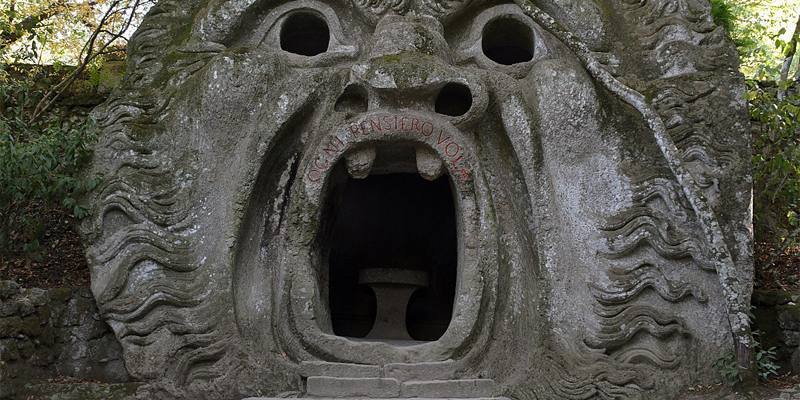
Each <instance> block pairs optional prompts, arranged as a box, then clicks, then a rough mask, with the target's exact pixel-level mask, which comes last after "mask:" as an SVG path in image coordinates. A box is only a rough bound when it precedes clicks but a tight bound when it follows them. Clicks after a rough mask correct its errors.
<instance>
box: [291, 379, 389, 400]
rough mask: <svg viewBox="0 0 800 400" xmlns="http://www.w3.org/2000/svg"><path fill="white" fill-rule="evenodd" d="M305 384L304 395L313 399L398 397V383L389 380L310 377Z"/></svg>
mask: <svg viewBox="0 0 800 400" xmlns="http://www.w3.org/2000/svg"><path fill="white" fill-rule="evenodd" d="M306 384H307V387H306V393H307V394H308V395H309V396H314V397H348V398H353V397H355V398H392V397H397V396H399V395H400V382H399V381H398V380H397V379H391V378H333V377H327V376H325V377H323V376H312V377H310V378H308V381H307V382H306Z"/></svg>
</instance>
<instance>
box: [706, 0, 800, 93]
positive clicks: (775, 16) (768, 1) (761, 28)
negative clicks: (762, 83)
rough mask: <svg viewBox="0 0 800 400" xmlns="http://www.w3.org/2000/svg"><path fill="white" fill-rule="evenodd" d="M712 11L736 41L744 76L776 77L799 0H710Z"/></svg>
mask: <svg viewBox="0 0 800 400" xmlns="http://www.w3.org/2000/svg"><path fill="white" fill-rule="evenodd" d="M711 12H712V15H713V16H714V20H715V22H716V23H717V24H719V25H720V26H722V27H724V28H725V29H726V30H727V31H728V32H729V33H730V35H731V38H732V39H733V41H734V43H735V44H736V47H737V49H738V50H739V55H740V56H741V60H742V65H741V69H742V72H743V73H744V74H745V76H747V77H748V78H750V79H758V80H777V77H778V76H779V74H780V68H781V61H782V60H783V56H784V52H785V51H786V50H787V45H788V42H789V40H790V37H791V35H792V32H791V31H792V30H793V28H794V22H795V21H796V20H797V17H798V14H800V0H711Z"/></svg>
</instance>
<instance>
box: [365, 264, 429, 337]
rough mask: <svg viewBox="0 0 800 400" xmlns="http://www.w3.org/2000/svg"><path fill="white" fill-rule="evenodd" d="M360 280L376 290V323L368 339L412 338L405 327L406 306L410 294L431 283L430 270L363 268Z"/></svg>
mask: <svg viewBox="0 0 800 400" xmlns="http://www.w3.org/2000/svg"><path fill="white" fill-rule="evenodd" d="M358 282H359V283H360V284H362V285H367V286H369V287H370V288H372V290H373V291H374V292H375V299H376V302H377V310H376V314H375V324H374V325H373V326H372V330H371V331H370V332H369V334H368V335H367V338H368V339H395V340H411V339H412V338H411V335H409V333H408V328H407V327H406V309H407V308H408V301H409V300H410V299H411V295H412V294H414V291H416V290H417V289H418V288H421V287H427V286H428V273H427V272H425V271H415V270H407V269H398V268H370V269H363V270H361V271H360V272H359V274H358Z"/></svg>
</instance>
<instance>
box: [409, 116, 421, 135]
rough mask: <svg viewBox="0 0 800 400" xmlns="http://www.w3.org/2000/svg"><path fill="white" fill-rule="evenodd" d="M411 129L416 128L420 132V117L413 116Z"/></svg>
mask: <svg viewBox="0 0 800 400" xmlns="http://www.w3.org/2000/svg"><path fill="white" fill-rule="evenodd" d="M411 129H412V130H415V131H417V132H420V129H419V120H418V119H416V118H412V119H411Z"/></svg>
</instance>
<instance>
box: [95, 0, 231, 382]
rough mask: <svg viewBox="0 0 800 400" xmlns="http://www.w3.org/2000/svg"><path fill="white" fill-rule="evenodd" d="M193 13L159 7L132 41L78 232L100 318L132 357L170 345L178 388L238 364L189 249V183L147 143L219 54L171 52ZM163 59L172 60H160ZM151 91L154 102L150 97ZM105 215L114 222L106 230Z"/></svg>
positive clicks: (104, 114)
mask: <svg viewBox="0 0 800 400" xmlns="http://www.w3.org/2000/svg"><path fill="white" fill-rule="evenodd" d="M198 4H199V2H198V1H189V2H184V1H181V2H178V1H174V0H165V1H161V2H159V3H158V4H157V5H156V6H154V7H153V8H152V9H151V11H150V13H149V14H148V16H147V18H145V20H144V22H143V25H142V27H141V28H140V29H139V30H138V31H137V33H136V34H135V35H134V37H133V38H132V39H131V42H130V45H129V49H130V53H131V57H130V59H129V67H128V70H129V73H128V75H127V76H126V79H125V81H124V82H123V86H122V88H121V90H120V91H119V92H117V93H115V94H114V95H113V96H112V98H111V99H110V100H109V101H107V102H106V103H105V104H104V106H102V107H100V108H98V110H96V111H95V118H96V119H97V120H98V126H99V128H100V129H101V130H102V132H103V134H102V136H101V143H100V144H99V148H100V149H102V150H100V151H98V154H97V155H96V160H97V161H96V162H97V163H98V164H96V165H100V166H101V167H100V169H99V171H100V172H102V173H104V174H105V176H104V177H103V182H104V183H103V184H102V185H101V186H99V187H98V188H97V189H96V190H95V192H94V193H93V194H92V196H93V198H94V201H93V202H92V204H93V208H92V209H91V217H90V218H87V219H86V220H85V221H84V223H83V225H82V232H83V233H84V236H85V237H86V238H87V239H88V244H89V248H88V255H89V260H90V263H91V267H92V270H93V277H92V281H93V282H92V285H93V290H94V292H95V296H96V297H97V298H98V303H99V307H100V309H101V311H102V312H103V313H104V317H105V318H106V319H107V320H108V322H109V323H110V325H111V326H112V327H113V328H114V330H115V333H116V335H117V337H118V338H119V339H120V340H121V341H123V343H129V344H130V345H133V346H134V347H136V348H142V349H143V348H144V347H142V346H146V345H148V344H151V343H154V342H155V341H164V340H168V341H171V342H172V343H173V344H172V345H170V346H168V348H172V349H174V350H173V352H172V354H168V355H166V356H167V357H169V359H171V360H173V361H174V362H171V363H169V364H168V365H166V366H165V367H166V368H165V370H164V371H161V374H162V378H164V379H165V380H167V381H172V382H176V383H178V384H186V383H187V382H188V381H191V380H192V379H194V378H196V377H203V379H206V380H208V379H212V378H214V377H213V376H210V373H209V371H211V370H212V369H211V368H209V366H211V365H214V364H215V363H217V362H227V364H226V365H228V364H229V365H231V366H232V365H235V364H236V363H234V362H230V360H229V361H224V360H226V358H227V357H230V356H229V355H227V353H228V352H229V350H230V349H231V343H230V340H229V339H228V336H229V335H227V334H226V333H225V332H222V329H221V327H218V326H216V324H217V323H218V322H219V321H220V320H221V317H220V316H218V315H215V314H216V313H217V312H218V311H216V310H217V308H215V307H212V303H213V300H212V299H211V297H210V295H209V291H210V289H209V287H208V283H209V282H208V274H207V273H206V271H205V270H204V269H205V268H204V267H203V266H202V265H201V264H200V263H199V262H198V260H196V259H195V257H194V255H193V254H194V243H193V242H191V241H190V240H189V239H188V237H189V234H190V232H191V231H192V229H193V227H194V224H193V222H192V218H191V215H192V212H191V209H192V207H193V204H192V202H191V200H190V199H191V198H192V196H191V186H192V185H191V181H189V182H188V184H179V183H178V180H179V179H180V180H182V181H183V182H184V183H186V180H187V177H185V176H179V175H177V174H178V172H176V169H175V168H173V165H172V160H170V159H169V158H168V157H169V156H168V155H167V152H166V151H161V149H159V148H158V145H157V144H156V142H155V141H154V140H153V138H154V137H156V135H157V134H156V135H154V134H153V133H154V132H156V133H157V132H158V131H159V123H160V120H161V119H162V116H163V115H164V114H165V113H166V112H168V111H169V109H170V104H171V100H172V97H173V96H174V93H175V92H176V90H177V89H178V88H179V87H180V86H181V85H182V84H183V83H184V82H185V81H186V80H187V79H189V78H190V77H191V76H192V75H193V74H194V73H195V72H197V71H198V70H199V69H201V68H202V67H203V66H204V65H205V62H206V61H207V60H208V59H209V58H210V57H212V56H213V55H214V54H216V53H215V51H216V52H219V51H220V50H221V49H220V47H219V46H218V45H216V46H215V45H209V46H199V47H197V48H194V49H182V48H177V47H176V46H177V45H178V44H179V43H173V41H175V40H180V39H175V38H179V37H180V35H178V34H177V33H176V30H178V29H181V27H182V26H185V25H189V24H191V21H192V18H193V15H194V13H196V12H197V10H198ZM176 21H184V22H183V23H177V22H176ZM170 49H175V50H170ZM170 51H174V52H175V54H177V55H178V57H173V58H166V57H164V54H166V53H167V52H170ZM164 60H174V61H171V62H172V64H165V63H164ZM153 85H157V86H158V87H159V90H158V91H157V92H154V91H153V90H151V89H150V87H152V86H153ZM140 132H147V133H146V134H142V133H140ZM112 215H116V216H117V217H114V221H115V222H113V223H109V222H108V220H109V217H110V216H112ZM104 230H106V231H105V232H104ZM109 230H110V231H109ZM142 268H145V269H146V270H147V273H146V276H145V277H144V278H132V277H131V273H132V272H133V271H138V270H140V269H142ZM141 273H143V272H141ZM156 311H158V312H156ZM164 333H167V334H168V335H167V336H165V335H164ZM159 348H163V346H159ZM126 351H127V349H126ZM231 368H233V367H231ZM213 370H214V371H218V369H217V368H214V369H213ZM220 373H221V372H220ZM230 373H231V371H230V369H229V370H228V375H229V376H228V377H230ZM234 374H235V371H234ZM233 381H235V380H233ZM233 381H232V382H233ZM230 384H231V383H229V384H228V385H230ZM223 386H224V385H223ZM176 393H177V392H176ZM173 394H174V393H173ZM174 397H177V396H173V398H174Z"/></svg>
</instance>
